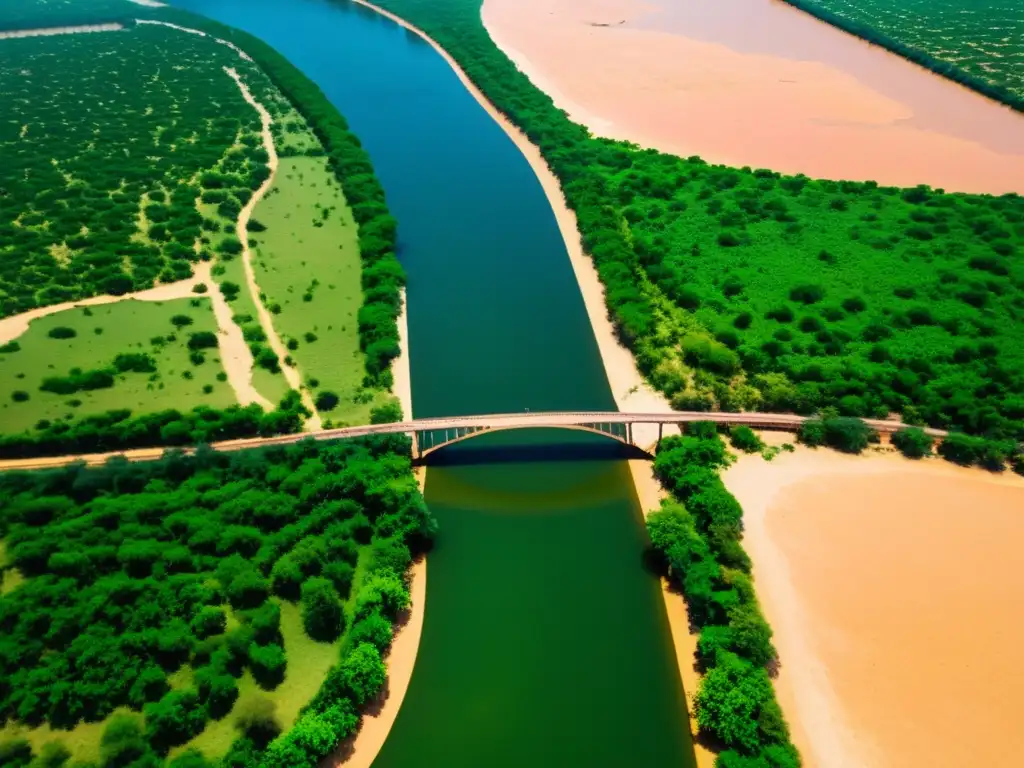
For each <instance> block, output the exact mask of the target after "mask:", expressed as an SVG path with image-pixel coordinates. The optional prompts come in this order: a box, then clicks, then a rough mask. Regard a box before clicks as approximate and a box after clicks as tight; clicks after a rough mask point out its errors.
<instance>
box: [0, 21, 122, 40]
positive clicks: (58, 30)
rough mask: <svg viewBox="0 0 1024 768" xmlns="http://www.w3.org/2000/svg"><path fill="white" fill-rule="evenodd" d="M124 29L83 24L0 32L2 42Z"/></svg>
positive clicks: (117, 26)
mask: <svg viewBox="0 0 1024 768" xmlns="http://www.w3.org/2000/svg"><path fill="white" fill-rule="evenodd" d="M122 29H124V26H123V25H121V24H116V23H110V24H81V25H79V26H76V27H43V28H40V29H11V30H7V31H6V32H0V40H9V39H13V38H16V37H46V36H49V35H77V34H82V33H88V32H117V31H119V30H122Z"/></svg>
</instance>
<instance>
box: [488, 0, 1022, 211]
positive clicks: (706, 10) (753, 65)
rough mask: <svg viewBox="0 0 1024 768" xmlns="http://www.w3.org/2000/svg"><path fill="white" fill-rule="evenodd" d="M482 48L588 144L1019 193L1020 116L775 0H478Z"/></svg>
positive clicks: (737, 163) (885, 180)
mask: <svg viewBox="0 0 1024 768" xmlns="http://www.w3.org/2000/svg"><path fill="white" fill-rule="evenodd" d="M482 18H483V22H484V26H485V27H486V28H487V30H488V32H489V33H490V35H491V37H492V39H493V40H494V41H495V43H496V44H497V45H498V46H499V47H500V48H501V49H502V50H503V51H504V52H505V53H506V54H507V55H508V56H509V58H511V59H512V60H513V61H514V62H515V63H516V65H517V66H518V67H519V69H520V70H521V71H522V72H524V73H525V74H526V75H527V76H528V77H529V78H530V79H531V80H532V81H533V82H534V84H535V85H537V86H538V87H539V88H541V89H543V90H544V91H546V92H547V93H548V94H549V95H550V96H551V97H552V98H553V100H554V101H555V104H556V105H557V106H559V107H561V108H562V109H564V110H566V111H567V112H568V113H569V115H570V117H571V118H572V119H574V120H575V121H577V122H580V123H582V124H584V125H586V126H587V127H589V128H590V129H591V131H593V132H594V133H595V134H597V135H600V136H606V137H609V138H614V139H623V140H628V141H633V142H635V143H638V144H640V145H642V146H645V147H653V148H656V149H659V150H662V151H665V152H668V153H671V154H674V155H679V156H682V157H687V156H689V155H700V156H701V157H703V158H704V159H706V160H708V161H709V162H714V163H726V164H729V165H734V166H745V165H749V166H751V167H763V168H771V169H772V170H775V171H781V172H784V173H805V174H807V175H809V176H813V177H824V178H831V179H853V180H867V179H873V180H876V181H878V182H879V183H881V184H888V185H900V186H914V185H916V184H920V183H926V184H930V185H932V186H934V187H941V188H944V189H947V190H951V191H963V192H991V193H1003V192H1011V191H1015V192H1022V191H1024V115H1020V114H1018V113H1015V112H1013V111H1012V110H1010V109H1009V108H1007V107H1004V106H1002V105H1000V104H998V103H996V102H994V101H992V100H990V99H987V98H986V97H984V96H981V95H980V94H977V93H975V92H974V91H971V90H969V89H968V88H966V87H964V86H960V85H958V84H956V83H953V82H952V81H950V80H947V79H945V78H942V77H940V76H938V75H935V74H933V73H931V72H929V71H928V70H925V69H923V68H922V67H919V66H917V65H916V64H913V63H911V62H909V61H907V60H905V59H903V58H901V57H899V56H897V55H895V54H892V53H889V52H888V51H885V50H884V49H882V48H878V47H876V46H871V45H869V44H868V43H866V42H864V41H862V40H859V39H858V38H856V37H853V36H852V35H848V34H846V33H845V32H842V31H841V30H838V29H836V28H834V27H832V26H830V25H828V24H825V23H824V22H821V21H818V20H817V19H815V18H813V17H811V16H810V15H807V14H804V13H803V12H802V11H799V10H797V9H795V8H793V7H791V6H788V5H786V4H784V3H778V2H772V0H721V1H720V2H716V3H706V2H701V1H700V0H679V2H675V3H672V4H669V3H667V2H665V0H647V1H646V2H645V1H643V0H565V2H562V3H559V4H557V5H556V6H555V5H552V4H551V3H549V2H547V0H485V2H484V5H483V10H482Z"/></svg>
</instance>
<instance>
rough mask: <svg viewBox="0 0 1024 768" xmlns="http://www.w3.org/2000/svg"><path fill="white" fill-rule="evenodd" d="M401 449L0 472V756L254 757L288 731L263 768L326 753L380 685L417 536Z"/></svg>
mask: <svg viewBox="0 0 1024 768" xmlns="http://www.w3.org/2000/svg"><path fill="white" fill-rule="evenodd" d="M409 449H410V444H409V441H408V439H406V438H404V437H401V436H397V437H396V436H389V437H387V438H384V439H376V438H374V439H367V440H355V441H338V442H334V443H317V442H313V441H308V442H305V443H301V444H298V445H295V446H289V447H287V448H276V449H268V450H263V451H249V452H242V453H236V454H218V453H215V452H213V451H209V450H205V451H200V452H199V454H197V455H195V456H192V457H184V456H180V455H177V456H174V455H168V456H166V457H165V458H164V459H163V460H161V461H159V462H152V463H139V464H129V463H127V462H124V461H121V462H112V463H110V464H107V465H106V466H105V467H103V468H98V469H85V468H82V467H74V468H70V469H63V470H57V471H53V472H38V473H16V474H4V475H0V510H2V512H0V537H2V540H3V543H4V545H5V552H6V554H5V558H6V559H5V562H4V563H3V564H2V567H3V568H4V570H5V583H6V582H7V581H8V579H7V578H6V574H7V573H12V572H14V573H16V574H17V575H18V578H17V580H16V581H17V582H18V583H17V586H15V587H14V588H12V589H9V590H5V593H4V595H3V596H2V598H0V629H2V631H0V637H2V640H0V677H2V678H3V679H4V680H5V681H7V682H8V684H7V685H5V686H3V687H2V688H0V717H2V718H3V719H4V720H6V721H7V724H6V726H5V728H4V729H3V736H4V737H6V738H0V741H7V743H6V744H0V751H3V752H4V753H6V754H8V755H10V754H14V753H15V752H16V751H17V750H18V749H21V750H24V749H25V748H26V744H25V742H26V741H27V742H28V744H29V745H31V747H32V749H33V751H34V752H35V753H36V754H40V753H45V751H46V750H47V749H51V750H52V749H55V747H46V743H47V742H52V741H57V742H60V743H61V744H63V745H64V747H66V748H67V750H68V751H71V752H72V759H76V760H97V759H98V761H99V764H101V765H103V766H116V765H126V764H127V763H128V762H131V761H130V760H128V757H129V755H131V756H132V759H137V760H142V759H145V760H146V763H145V764H146V765H154V764H156V765H158V764H161V763H162V759H163V758H164V757H166V756H167V755H168V754H169V753H170V755H171V757H174V756H175V755H180V754H181V753H183V752H188V751H189V750H190V749H198V750H199V751H200V752H201V753H202V755H203V756H204V757H205V760H207V761H214V760H219V759H221V758H224V757H225V756H228V757H227V759H228V760H230V764H233V765H255V764H257V763H258V762H259V760H260V756H261V755H262V753H263V751H264V749H265V748H266V747H267V744H268V743H269V742H270V741H271V740H272V739H273V738H274V737H275V736H277V735H278V734H279V733H281V732H285V733H284V735H283V736H281V738H279V739H277V740H276V741H274V742H273V744H272V745H271V747H270V750H271V752H275V751H276V753H278V758H277V759H276V761H275V760H271V761H270V763H269V764H272V765H281V766H285V765H289V766H297V765H307V764H309V761H308V759H299V757H297V755H299V753H297V752H296V751H295V750H300V751H301V750H314V749H322V748H326V749H331V748H333V747H334V746H335V745H336V744H337V743H338V742H339V741H340V740H341V739H343V738H344V737H345V736H347V735H349V734H350V733H351V732H352V731H353V729H354V728H355V727H356V725H357V724H358V715H357V712H358V711H359V709H360V708H361V707H362V705H363V704H365V703H366V702H367V701H368V700H370V699H371V698H372V697H373V696H375V695H376V693H377V692H378V691H379V690H380V688H381V686H382V685H383V683H384V674H385V673H384V666H383V662H382V661H381V656H380V654H381V653H382V652H386V650H387V648H388V647H389V646H390V643H391V637H392V627H391V625H392V622H393V621H394V620H395V619H396V618H397V617H398V615H399V612H400V611H402V610H404V609H405V608H406V607H408V601H409V594H408V590H407V587H406V583H405V581H404V575H405V573H406V570H407V568H408V566H409V564H410V563H411V560H412V553H413V552H419V551H422V549H423V548H424V547H425V546H427V545H428V543H429V541H430V540H431V538H432V536H433V532H434V522H433V519H432V518H431V516H430V513H429V512H428V510H427V508H426V506H425V505H424V503H423V499H422V497H421V496H420V493H419V490H418V487H417V483H416V480H415V478H414V477H413V475H412V471H411V461H410V456H409ZM300 709H302V710H303V714H301V716H300ZM296 723H298V725H296ZM293 726H294V728H293ZM304 729H305V730H304ZM310 729H312V730H313V731H314V732H316V733H317V734H319V737H318V738H317V739H313V740H312V741H308V742H307V740H306V738H305V737H304V736H303V733H305V736H308V735H309V730H310ZM12 739H13V740H14V742H15V743H14V744H12V743H10V740H12ZM19 744H20V745H21V746H19ZM325 745H326V746H325ZM229 753H230V754H229ZM305 754H306V753H305V752H303V753H302V757H303V758H304V757H305ZM289 756H290V757H289ZM319 756H320V757H322V756H323V754H320V755H319ZM184 759H189V760H193V761H194V762H188V763H187V764H188V765H190V766H207V765H209V763H208V762H205V761H200V760H199V759H198V758H197V757H190V758H184ZM137 764H142V763H137Z"/></svg>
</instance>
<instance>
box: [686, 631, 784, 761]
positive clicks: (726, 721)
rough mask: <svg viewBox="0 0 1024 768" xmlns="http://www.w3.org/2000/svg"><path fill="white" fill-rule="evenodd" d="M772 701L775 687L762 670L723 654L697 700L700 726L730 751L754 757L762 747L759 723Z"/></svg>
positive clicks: (724, 652) (698, 694)
mask: <svg viewBox="0 0 1024 768" xmlns="http://www.w3.org/2000/svg"><path fill="white" fill-rule="evenodd" d="M772 697H773V694H772V684H771V681H770V680H769V679H768V674H767V673H766V672H765V671H764V670H763V669H760V668H758V667H755V666H753V665H752V664H751V663H750V662H748V661H744V660H743V659H741V658H740V657H739V656H737V655H735V654H733V653H729V652H728V651H720V652H719V654H718V658H717V661H716V664H715V666H714V667H712V668H711V669H709V670H708V671H707V673H706V674H705V675H704V679H703V680H701V683H700V688H698V690H697V695H696V696H695V697H694V708H695V710H696V714H697V723H698V725H699V726H700V728H701V730H704V731H707V732H708V733H710V734H712V735H713V736H714V737H715V738H717V739H720V740H721V741H722V743H723V744H725V745H726V746H727V747H732V748H734V749H737V750H739V751H741V752H743V753H745V754H753V753H755V752H756V751H757V749H758V747H760V746H761V736H760V732H759V729H758V722H757V719H758V716H759V715H760V713H761V708H762V707H763V706H764V705H765V704H766V703H767V702H769V701H771V700H772Z"/></svg>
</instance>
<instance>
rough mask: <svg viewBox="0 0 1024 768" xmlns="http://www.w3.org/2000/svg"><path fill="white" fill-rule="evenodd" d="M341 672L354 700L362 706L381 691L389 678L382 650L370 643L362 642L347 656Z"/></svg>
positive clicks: (342, 663) (357, 704) (346, 687)
mask: <svg viewBox="0 0 1024 768" xmlns="http://www.w3.org/2000/svg"><path fill="white" fill-rule="evenodd" d="M340 673H341V678H342V680H343V681H344V686H345V689H346V690H347V691H348V692H349V694H350V695H351V698H352V701H353V702H355V704H356V706H360V707H361V706H362V705H363V704H365V703H366V702H368V701H370V700H371V699H372V698H374V697H375V696H376V695H377V694H378V693H380V691H381V690H382V689H383V688H384V683H385V681H386V680H387V670H386V669H385V667H384V662H383V661H382V660H381V658H380V651H378V650H377V649H376V648H375V647H374V646H372V645H370V644H369V643H360V644H359V645H357V646H356V647H355V648H354V649H353V650H352V651H351V652H350V653H349V654H348V656H346V657H345V659H344V660H343V661H342V662H341V667H340Z"/></svg>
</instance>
